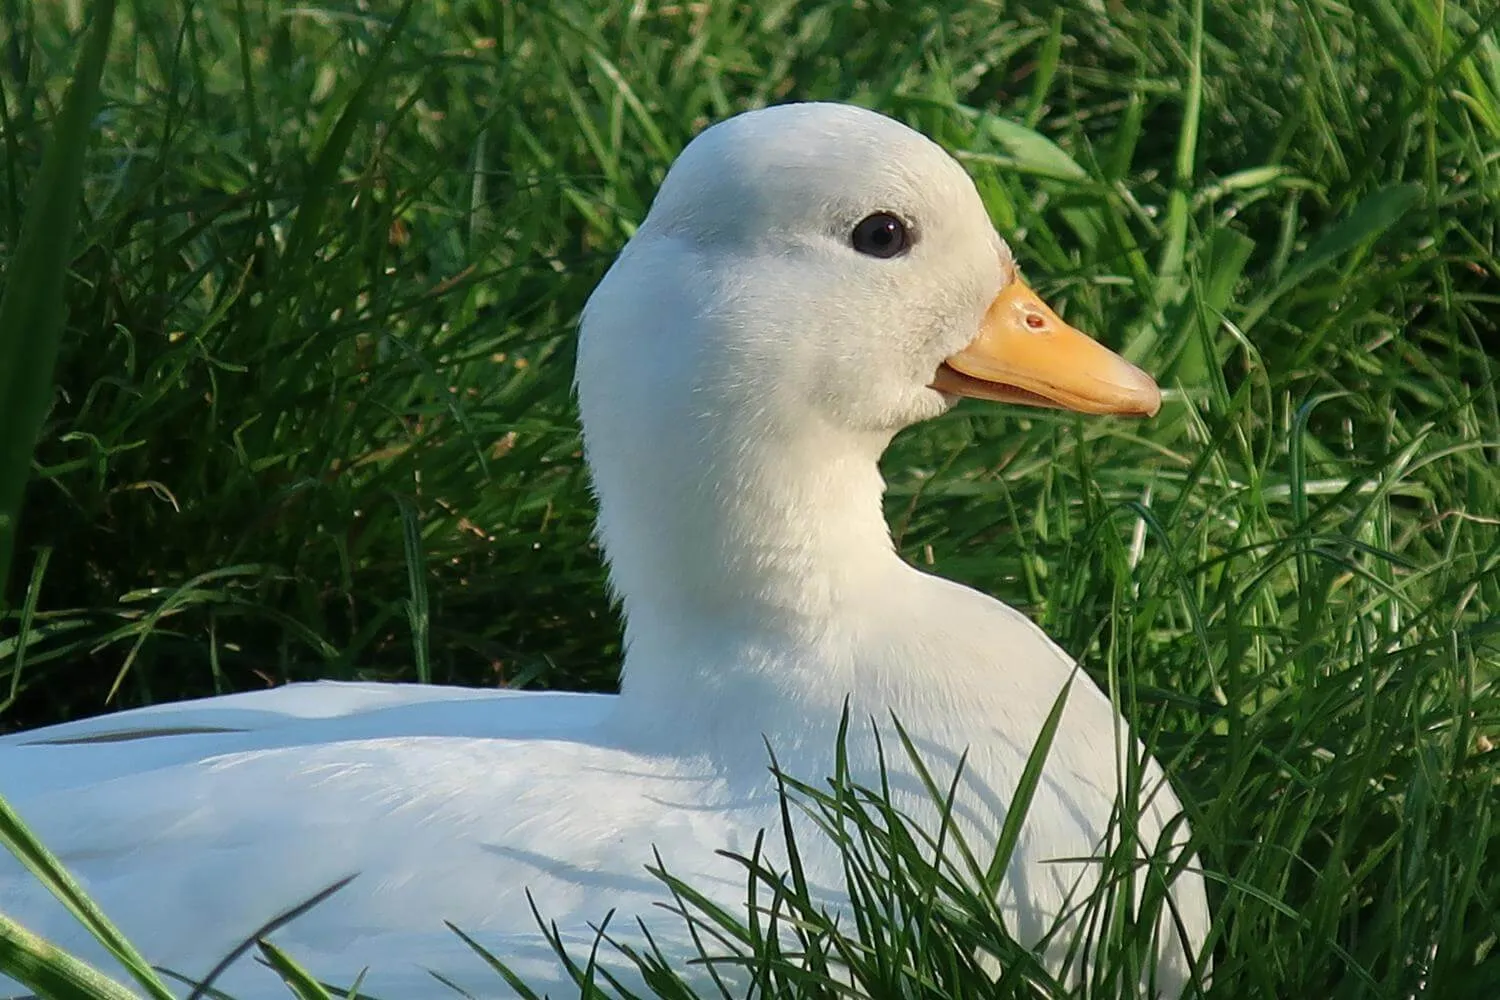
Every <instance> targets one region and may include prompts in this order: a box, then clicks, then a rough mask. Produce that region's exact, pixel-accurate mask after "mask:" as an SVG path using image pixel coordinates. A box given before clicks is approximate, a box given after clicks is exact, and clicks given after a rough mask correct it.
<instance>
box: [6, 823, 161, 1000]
mask: <svg viewBox="0 0 1500 1000" xmlns="http://www.w3.org/2000/svg"><path fill="white" fill-rule="evenodd" d="M0 846H3V847H5V849H6V850H8V851H10V853H11V854H13V855H15V857H16V860H18V861H20V862H21V863H22V864H23V865H25V866H26V867H27V869H29V870H30V871H31V873H32V874H33V875H35V876H36V878H37V880H38V881H40V882H41V883H42V885H44V886H46V887H47V890H48V891H49V892H51V893H52V895H54V896H56V897H57V898H58V900H59V901H61V902H62V904H63V905H64V906H66V907H67V908H68V912H70V913H72V914H73V916H74V917H76V918H77V919H78V922H79V923H81V924H83V926H84V927H86V928H88V931H89V933H90V934H92V935H93V936H94V939H95V940H97V941H98V942H99V943H100V944H102V945H103V946H104V947H105V948H107V949H109V952H110V954H112V955H114V956H115V958H117V959H119V960H120V964H121V965H123V966H125V968H126V970H127V971H128V972H129V973H130V975H131V977H132V978H134V979H135V981H136V982H137V983H139V984H140V985H141V987H142V988H143V989H145V991H146V992H147V993H148V994H149V995H150V996H153V997H155V998H157V1000H172V991H171V990H170V989H168V988H167V986H166V984H165V983H163V982H162V980H161V978H160V977H159V976H158V975H157V974H156V972H155V970H154V969H152V968H151V963H149V962H147V961H146V959H145V958H144V957H143V956H142V955H141V953H140V952H138V951H136V950H135V948H134V947H133V946H132V945H131V944H130V942H129V941H127V940H126V939H125V935H123V934H121V933H120V931H119V930H118V929H117V928H116V927H115V925H114V924H112V923H110V921H109V918H108V917H106V916H105V915H104V913H103V911H101V910H100V909H99V907H98V906H96V905H94V902H93V900H91V899H89V898H88V896H87V895H85V894H84V891H83V889H82V887H80V886H79V885H78V883H77V882H75V881H74V880H73V877H72V876H71V875H69V874H68V873H67V870H66V869H64V868H63V866H62V864H61V863H60V862H59V861H58V860H57V858H55V857H54V856H53V855H52V852H50V851H48V850H47V849H46V848H45V847H43V846H42V844H41V842H40V841H39V840H37V839H36V837H35V836H34V835H33V834H32V832H31V831H30V830H28V829H27V828H26V824H24V823H22V822H21V818H20V817H19V816H17V815H16V813H15V811H14V810H13V809H11V807H10V803H8V802H6V801H5V799H4V798H3V797H0ZM5 930H6V928H4V927H3V926H0V932H4V931H5ZM16 930H19V928H16ZM0 937H3V938H4V939H5V944H4V946H3V948H0V968H3V969H4V970H5V974H6V975H9V976H15V977H16V978H23V977H24V976H25V975H27V974H28V972H29V973H31V974H32V975H36V976H42V975H45V976H47V977H53V978H55V977H63V978H70V977H72V976H73V974H74V973H76V972H77V971H78V970H77V969H75V968H73V965H80V966H81V965H82V963H81V962H78V961H77V960H76V959H69V958H68V956H66V955H63V954H62V953H61V952H59V951H58V950H57V949H56V948H54V947H53V946H52V945H51V944H49V943H47V942H46V941H43V940H42V939H40V938H36V937H34V936H31V935H26V936H24V937H23V936H20V935H15V934H11V935H9V936H8V937H6V936H5V935H4V934H3V933H0ZM69 962H72V963H73V965H69V964H68V963H69ZM43 967H45V968H43ZM85 968H86V967H85ZM27 981H28V982H30V981H31V980H27ZM42 995H43V996H68V995H69V994H67V993H61V994H49V993H46V992H45V991H43V992H42ZM97 995H98V996H107V995H108V994H97Z"/></svg>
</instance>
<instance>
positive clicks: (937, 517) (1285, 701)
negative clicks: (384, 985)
mask: <svg viewBox="0 0 1500 1000" xmlns="http://www.w3.org/2000/svg"><path fill="white" fill-rule="evenodd" d="M83 14H84V11H83V6H82V5H80V4H77V3H53V2H40V3H35V4H26V3H22V2H21V0H0V17H3V25H0V27H3V35H0V89H3V94H0V108H3V111H4V118H3V120H0V129H3V143H0V265H3V266H4V268H5V276H6V278H7V280H12V281H13V279H14V277H15V275H16V274H17V273H19V271H20V269H19V268H18V260H17V257H16V252H17V251H16V248H17V246H18V240H19V237H20V230H21V220H22V217H23V214H24V212H25V211H26V210H27V208H28V207H29V205H30V204H31V201H32V198H33V197H34V194H35V192H36V190H37V185H38V184H39V182H41V181H42V180H44V179H45V177H46V173H45V171H43V169H42V165H41V164H42V155H43V150H44V148H45V145H46V141H47V136H48V134H49V130H50V129H52V128H53V126H54V125H55V124H56V122H57V120H58V114H59V108H60V102H61V97H62V93H63V88H64V84H65V83H66V81H67V79H68V78H69V75H70V74H71V73H72V71H73V60H74V58H75V56H76V53H77V51H78V45H79V40H80V38H81V32H82V29H83V23H84V22H83ZM117 20H118V23H117V25H116V30H115V36H114V41H113V44H112V47H111V49H110V57H109V61H108V63H107V65H106V67H105V70H104V76H103V83H102V88H103V101H102V104H101V105H100V107H99V109H98V113H97V115H96V117H95V119H94V133H95V134H94V139H93V143H92V145H91V146H90V147H89V148H88V150H87V153H86V158H84V159H82V160H81V161H80V162H81V164H82V166H83V168H84V169H83V193H82V198H81V200H80V201H79V202H78V203H77V205H78V213H79V216H78V224H77V227H76V235H75V237H74V240H73V242H72V244H71V253H70V254H69V255H68V256H69V261H70V263H69V266H68V270H67V273H66V284H65V292H64V296H63V298H64V301H65V304H66V307H67V318H66V327H65V330H64V335H63V341H62V347H61V352H60V355H59V359H58V365H57V372H56V391H55V393H54V394H53V396H52V399H51V404H50V407H49V408H48V412H47V414H46V417H45V422H44V424H43V427H42V429H41V433H40V435H39V436H38V437H37V439H36V441H35V446H36V447H35V453H34V463H33V468H32V476H31V482H30V485H29V486H28V488H27V490H26V493H25V502H24V506H23V508H22V512H21V518H22V519H21V522H20V531H19V537H18V543H17V547H16V551H17V555H16V559H15V561H14V564H13V566H12V569H11V572H10V576H9V579H8V581H6V582H5V590H4V592H3V593H4V599H5V601H6V602H7V603H6V604H5V605H4V608H5V612H4V618H3V620H0V698H3V699H4V700H3V706H4V709H3V714H0V725H4V726H6V727H23V726H31V725H36V724H41V723H45V722H50V721H56V720H60V719H64V718H70V717H75V716H79V715H84V714H91V713H96V712H99V711H103V710H108V709H111V708H114V707H127V706H131V705H139V704H146V703H151V702H156V701H162V700H168V699H174V698H181V697H188V696H193V695H201V694H209V693H214V692H219V691H233V690H243V689H247V688H253V687H258V686H264V685H267V684H274V683H281V682H284V681H289V680H300V679H308V678H314V677H338V678H356V677H357V678H377V679H390V680H419V679H420V680H424V681H426V680H430V681H436V682H444V683H448V682H453V683H476V684H496V683H504V684H513V685H520V686H534V687H569V688H590V689H598V688H608V687H609V686H610V685H611V684H612V683H613V681H614V678H615V667H616V663H617V660H618V655H619V648H618V638H617V622H616V620H615V617H614V614H613V612H612V610H611V608H610V607H609V605H608V603H607V600H606V597H605V594H604V590H603V577H602V570H601V567H600V565H599V559H598V555H597V552H596V551H595V549H594V547H593V544H592V541H591V539H590V537H589V529H590V523H591V506H590V500H589V496H588V490H587V484H586V481H585V478H584V474H583V470H582V467H581V464H580V458H579V449H578V436H577V429H576V424H575V417H574V411H573V406H572V402H571V400H570V397H569V381H570V378H571V360H572V327H573V323H574V320H575V318H576V315H577V313H578V310H579V308H580V306H581V304H582V302H583V300H584V298H585V297H586V296H587V294H588V292H589V290H590V288H591V287H592V286H593V284H594V282H595V281H597V279H598V278H599V276H600V275H601V274H602V273H603V270H604V268H605V267H606V266H607V265H608V262H609V260H610V258H611V256H612V254H613V252H614V251H615V250H616V249H617V248H618V247H619V246H620V244H621V243H622V242H623V241H624V240H625V239H626V238H627V237H628V236H629V234H630V232H631V227H632V225H633V224H634V223H635V222H636V221H638V220H639V219H640V218H641V217H642V215H643V214H644V212H645V209H646V207H647V205H648V204H649V199H650V197H651V194H652V192H653V191H654V188H655V185H656V183H657V182H659V180H660V178H661V176H662V175H663V172H664V171H665V168H666V166H667V164H668V163H669V162H670V161H671V158H672V157H673V155H674V154H675V153H676V151H677V150H678V149H679V148H680V147H681V146H682V144H683V143H684V142H685V141H686V140H687V139H688V138H690V137H691V136H692V135H693V134H694V133H695V132H696V131H698V130H699V129H700V128H702V127H703V126H704V125H706V124H707V123H708V122H710V121H713V120H715V119H717V118H720V117H723V116H725V115H727V114H730V113H732V112H734V111H736V110H740V109H743V108H748V107H752V106H757V105H760V104H764V103H768V102H774V101H781V100H789V99H803V98H826V99H840V100H854V101H857V102H860V103H864V104H868V105H870V106H873V107H876V108H879V109H881V110H883V111H886V112H887V113H891V114H894V115H896V116H897V117H900V118H902V119H904V120H906V121H908V122H910V123H912V124H913V125H915V126H917V127H919V128H921V129H923V130H924V131H927V132H928V133H929V134H931V135H933V136H934V137H935V138H937V139H938V140H939V141H941V142H943V143H944V144H945V145H947V146H948V148H950V149H951V150H953V151H954V152H955V154H956V155H958V156H959V157H960V159H962V160H963V161H964V162H965V164H966V165H967V166H968V167H969V169H970V172H971V173H972V174H973V175H974V177H975V178H976V181H977V183H978V184H979V186H980V189H981V192H982V194H983V195H984V198H985V201H986V203H987V205H988V206H989V208H990V211H991V213H992V215H993V217H994V219H995V222H996V225H997V226H998V227H999V229H1000V231H1001V233H1002V234H1003V235H1005V236H1006V237H1007V238H1008V239H1009V240H1010V241H1011V243H1012V245H1013V246H1014V247H1015V248H1016V249H1017V251H1018V254H1019V256H1020V258H1021V259H1022V261H1023V264H1024V266H1025V267H1026V269H1027V272H1028V275H1029V277H1030V278H1031V280H1032V281H1033V282H1034V283H1035V284H1037V285H1038V286H1039V287H1040V288H1041V289H1042V290H1043V291H1044V292H1045V293H1046V294H1047V295H1048V296H1049V297H1050V298H1051V299H1052V300H1053V301H1054V302H1055V303H1059V304H1062V305H1064V306H1065V307H1066V313H1067V315H1068V317H1069V318H1070V319H1071V320H1073V321H1074V322H1076V323H1077V324H1078V325H1079V326H1081V327H1084V328H1086V329H1089V330H1092V331H1094V332H1096V333H1097V335H1098V336H1099V337H1100V338H1101V339H1102V340H1104V341H1105V342H1107V343H1109V344H1111V345H1112V346H1115V347H1117V348H1120V349H1122V350H1124V351H1125V353H1127V354H1128V355H1129V356H1130V357H1131V358H1132V359H1134V360H1136V361H1138V362H1139V363H1141V364H1142V365H1144V366H1145V367H1146V368H1147V369H1148V370H1151V371H1153V372H1155V373H1157V374H1158V376H1159V377H1160V378H1161V380H1162V382H1163V384H1164V385H1166V386H1168V387H1169V389H1170V390H1171V391H1169V394H1168V403H1167V405H1166V407H1165V409H1164V411H1163V413H1162V415H1161V416H1160V417H1158V418H1157V419H1155V420H1153V421H1150V422H1146V423H1125V422H1110V421H1084V420H1079V419H1075V418H1073V417H1069V416H1063V415H1056V414H1045V413H1035V412H1024V413H1023V412H1015V411H1006V410H1001V409H992V408H985V407H983V406H978V405H970V404H965V405H964V406H963V407H960V408H959V409H958V410H957V411H955V412H954V413H953V414H950V415H949V416H948V417H945V418H944V419H942V420H939V421H936V422H934V423H933V424H930V425H927V426H924V427H922V428H918V429H915V430H913V431H911V432H909V433H907V434H905V435H903V436H902V437H901V438H900V439H899V440H898V442H897V443H896V445H895V446H894V447H893V448H892V450H891V452H890V454H889V455H888V457H887V460H886V463H885V468H886V472H887V478H888V480H889V482H890V486H891V488H890V492H889V495H888V505H889V511H890V514H891V520H892V524H893V526H894V528H895V530H896V533H897V537H898V539H899V541H900V544H901V547H902V550H903V551H904V552H905V553H906V554H907V555H908V556H909V557H911V558H912V559H913V560H915V561H917V562H918V563H923V564H930V565H932V566H933V567H934V568H935V569H936V570H937V571H939V572H941V573H942V574H944V575H947V576H950V577H953V578H956V579H960V580H963V581H965V582H968V583H972V584H974V585H975V586H978V587H981V588H982V589H985V590H986V591H988V592H990V593H993V594H996V595H997V596H1000V597H1002V598H1004V599H1006V600H1008V601H1010V602H1012V603H1014V604H1015V605H1017V606H1018V607H1021V608H1022V609H1024V610H1025V611H1026V612H1027V613H1028V614H1030V615H1032V616H1033V617H1034V618H1036V619H1037V620H1038V621H1039V622H1040V623H1041V624H1042V625H1043V626H1044V627H1045V628H1046V629H1047V630H1048V631H1049V632H1050V633H1051V634H1052V635H1054V636H1055V637H1057V638H1058V639H1059V641H1061V642H1062V643H1063V645H1064V646H1065V647H1066V648H1068V649H1069V650H1070V651H1072V652H1073V653H1075V654H1077V655H1079V656H1080V657H1081V658H1082V659H1083V661H1084V663H1085V665H1086V667H1087V668H1088V669H1089V670H1090V672H1091V673H1093V675H1094V676H1095V677H1096V678H1098V679H1100V680H1101V681H1102V682H1103V683H1105V684H1107V685H1109V686H1110V687H1111V689H1112V690H1114V691H1115V692H1117V694H1118V696H1119V698H1120V701H1121V703H1122V705H1123V706H1124V707H1125V709H1126V711H1127V714H1129V715H1130V717H1131V718H1132V719H1133V720H1134V721H1135V722H1136V724H1137V725H1138V726H1139V727H1140V729H1141V730H1142V732H1143V733H1145V734H1146V735H1147V737H1148V739H1149V740H1150V741H1151V742H1152V744H1153V746H1154V747H1155V748H1156V750H1157V753H1158V755H1159V756H1161V757H1162V758H1163V759H1164V760H1166V761H1167V762H1168V763H1169V765H1170V766H1171V767H1172V768H1173V770H1174V774H1175V776H1176V780H1177V783H1178V786H1179V788H1180V789H1182V790H1183V791H1184V793H1185V797H1186V798H1187V800H1188V803H1189V808H1190V812H1191V815H1192V818H1193V821H1194V826H1195V832H1196V834H1197V836H1198V838H1199V840H1200V843H1201V845H1202V851H1203V854H1204V858H1205V863H1206V865H1207V866H1208V868H1209V869H1210V870H1211V871H1212V872H1214V873H1215V875H1214V890H1213V892H1214V901H1215V906H1216V911H1217V923H1216V938H1215V947H1216V959H1217V970H1218V971H1217V973H1216V978H1215V982H1214V986H1213V993H1214V994H1215V995H1220V996H1306V995H1312V994H1316V995H1330V996H1336V997H1346V996H1347V997H1364V996H1378V997H1407V996H1412V995H1417V994H1424V995H1430V996H1435V997H1459V998H1466V997H1475V998H1478V997H1487V996H1493V995H1496V994H1497V993H1500V956H1497V955H1496V951H1495V949H1496V936H1497V921H1496V918H1495V916H1494V914H1495V912H1496V909H1497V906H1500V820H1497V818H1496V806H1495V801H1496V797H1495V792H1496V783H1497V778H1500V751H1497V750H1496V749H1495V747H1494V742H1495V741H1496V740H1497V739H1500V694H1497V688H1496V679H1497V673H1500V669H1497V668H1500V471H1497V469H1500V398H1497V393H1500V390H1497V380H1496V370H1497V366H1500V324H1497V321H1496V318H1495V317H1497V316H1500V283H1497V278H1500V259H1497V254H1500V243H1497V231H1496V230H1497V224H1500V210H1497V207H1496V206H1497V205H1500V32H1497V26H1500V5H1497V4H1495V3H1493V2H1488V0H1480V2H1475V0H1470V2H1466V3H1454V2H1447V3H1444V2H1437V0H1352V2H1349V3H1334V2H1322V0H1152V2H1148V3H1141V4H1134V3H1132V4H1128V5H1126V4H1122V3H1116V2H1113V0H1105V2H1103V3H1098V4H1094V5H1085V6H1080V7H1078V8H1077V9H1074V7H1073V6H1072V5H1067V6H1066V7H1064V6H1061V5H1053V4H1048V3H1041V2H1019V3H973V2H965V3H959V2H949V3H931V4H922V5H917V4H904V3H895V2H891V3H882V2H875V0H868V2H864V3H858V4H855V3H849V2H802V3H794V2H785V0H783V2H772V3H766V4H730V3H721V2H717V0H715V2H709V3H652V2H644V0H633V2H624V0H589V2H567V0H560V2H550V0H549V2H542V0H534V2H533V0H516V2H509V3H496V4H491V3H482V2H478V0H473V2H470V0H431V2H427V3H423V4H419V5H414V6H412V7H411V8H410V10H409V12H408V13H407V15H401V14H400V12H399V11H398V8H397V6H396V5H395V4H387V3H381V4H343V5H333V6H308V5H292V4H282V3H276V2H265V3H249V2H240V3H234V4H231V3H224V4H190V3H182V2H177V3H145V2H142V0H138V2H134V3H122V5H121V11H120V15H119V17H118V19H117ZM62 236H63V234H62V233H58V234H57V238H58V239H59V240H60V239H61V238H62ZM26 336H27V331H25V330H22V329H19V328H16V327H14V326H12V327H7V328H6V329H3V330H0V338H4V339H5V341H6V342H7V343H16V342H19V340H20V339H21V338H24V337H26ZM12 374H14V373H12ZM0 384H4V383H0ZM32 384H35V383H34V382H33V383H32ZM18 426H19V425H18V424H15V423H12V424H10V425H7V426H5V427H0V434H9V435H11V436H12V437H13V436H14V435H15V434H17V433H18V431H17V427H18Z"/></svg>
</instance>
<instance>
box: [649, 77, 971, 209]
mask: <svg viewBox="0 0 1500 1000" xmlns="http://www.w3.org/2000/svg"><path fill="white" fill-rule="evenodd" d="M874 211H890V212H893V213H896V214H898V215H903V216H909V217H910V219H911V221H914V222H916V223H917V224H919V225H922V226H925V227H927V228H941V227H946V226H955V227H964V228H968V227H974V228H988V226H989V221H988V218H987V217H986V215H985V212H984V208H983V205H982V203H981V202H980V200H979V196H978V193H977V192H976V191H975V189H974V185H973V182H972V181H971V180H970V179H969V176H968V175H967V174H966V173H965V172H964V170H963V168H962V167H960V166H959V165H958V164H957V162H955V161H954V160H953V158H952V157H950V156H949V155H948V154H947V153H946V152H944V151H943V149H942V148H941V147H940V146H938V145H937V144H936V143H934V142H932V141H931V140H930V139H928V138H927V137H925V136H923V135H921V134H920V133H918V132H915V131H913V130H912V129H909V128H907V127H906V126H905V125H902V124H900V123H899V122H896V121H894V120H892V119H890V118H886V117H885V116H883V115H879V114H876V113H875V112H872V111H866V110H864V109H862V108H855V107H850V106H846V105H831V104H802V105H781V106H777V107H774V108H766V109H762V110H760V111H753V112H747V113H745V114H742V115H738V116H736V117H734V118H730V119H727V120H726V121H724V122H721V123H719V124H718V125H715V126H713V127H711V128H709V129H707V130H706V131H704V132H703V133H702V134H700V135H699V136H698V137H697V138H696V139H694V140H693V141H692V142H691V143H690V144H689V145H688V147H687V148H686V149H685V150H684V151H683V153H682V155H681V156H680V157H679V158H678V160H677V162H676V163H675V164H673V166H672V169H671V170H670V171H669V172H668V175H667V178H666V180H665V182H664V183H663V184H662V187H661V190H660V192H659V193H658V195H657V198H656V201H655V203H654V204H653V206H652V209H651V213H650V216H649V217H648V219H647V226H648V227H650V228H653V229H657V230H661V231H664V232H670V233H672V234H674V235H684V234H686V235H692V236H696V237H700V238H702V237H709V238H713V237H724V236H732V237H736V238H743V237H745V236H751V235H755V234H756V233H759V232H766V231H783V232H784V231H789V230H790V231H796V230H806V229H810V228H811V229H819V230H821V229H823V228H825V227H827V226H829V225H834V226H844V225H849V224H852V223H853V222H857V221H858V220H859V219H860V218H862V217H863V216H864V215H866V214H869V213H870V212H874Z"/></svg>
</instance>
